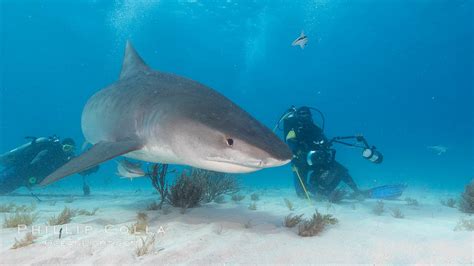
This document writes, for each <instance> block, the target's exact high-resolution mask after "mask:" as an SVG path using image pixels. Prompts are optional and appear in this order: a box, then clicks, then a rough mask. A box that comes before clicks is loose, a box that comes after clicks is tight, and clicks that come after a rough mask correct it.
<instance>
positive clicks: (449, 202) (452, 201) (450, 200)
mask: <svg viewBox="0 0 474 266" xmlns="http://www.w3.org/2000/svg"><path fill="white" fill-rule="evenodd" d="M440 203H441V205H444V206H446V207H449V208H454V207H456V200H455V199H453V198H448V199H442V200H440Z"/></svg>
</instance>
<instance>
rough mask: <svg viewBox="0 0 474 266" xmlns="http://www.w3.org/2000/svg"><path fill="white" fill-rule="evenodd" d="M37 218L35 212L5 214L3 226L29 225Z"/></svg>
mask: <svg viewBox="0 0 474 266" xmlns="http://www.w3.org/2000/svg"><path fill="white" fill-rule="evenodd" d="M37 219H38V215H37V214H36V213H31V212H15V214H12V215H9V216H5V220H4V221H3V227H4V228H13V227H18V226H19V225H31V224H33V223H34V222H35V221H36V220H37Z"/></svg>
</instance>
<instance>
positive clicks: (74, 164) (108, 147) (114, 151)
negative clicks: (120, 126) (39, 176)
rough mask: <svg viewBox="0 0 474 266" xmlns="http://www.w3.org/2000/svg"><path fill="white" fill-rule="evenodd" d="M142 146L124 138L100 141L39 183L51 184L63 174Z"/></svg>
mask: <svg viewBox="0 0 474 266" xmlns="http://www.w3.org/2000/svg"><path fill="white" fill-rule="evenodd" d="M142 146H143V144H142V142H141V141H138V140H124V141H118V142H106V141H101V142H99V143H97V144H95V145H94V146H92V148H90V149H89V150H88V151H86V152H84V153H83V154H81V155H80V156H78V157H75V158H74V159H72V160H70V161H69V162H67V163H66V164H65V165H63V166H61V167H60V168H59V169H57V170H56V171H54V172H53V173H52V174H50V175H48V176H47V177H46V178H45V179H44V180H43V181H41V183H40V185H41V186H45V185H48V184H51V183H53V182H56V181H58V180H59V179H61V178H63V177H65V176H68V175H72V174H75V173H78V172H81V171H84V170H86V169H88V168H91V167H93V166H95V165H97V164H99V163H101V162H105V161H107V160H110V159H112V158H114V157H117V156H119V155H122V154H125V153H128V152H131V151H134V150H138V149H140V148H141V147H142Z"/></svg>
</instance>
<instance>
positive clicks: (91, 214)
mask: <svg viewBox="0 0 474 266" xmlns="http://www.w3.org/2000/svg"><path fill="white" fill-rule="evenodd" d="M98 210H99V208H94V209H93V210H92V211H88V210H86V209H79V210H77V214H78V215H85V216H94V215H95V213H96V212H97V211H98Z"/></svg>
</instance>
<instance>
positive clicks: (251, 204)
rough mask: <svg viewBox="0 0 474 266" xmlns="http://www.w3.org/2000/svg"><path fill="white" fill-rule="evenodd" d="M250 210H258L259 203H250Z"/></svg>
mask: <svg viewBox="0 0 474 266" xmlns="http://www.w3.org/2000/svg"><path fill="white" fill-rule="evenodd" d="M249 210H251V211H256V210H257V203H256V202H252V203H250V204H249Z"/></svg>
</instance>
